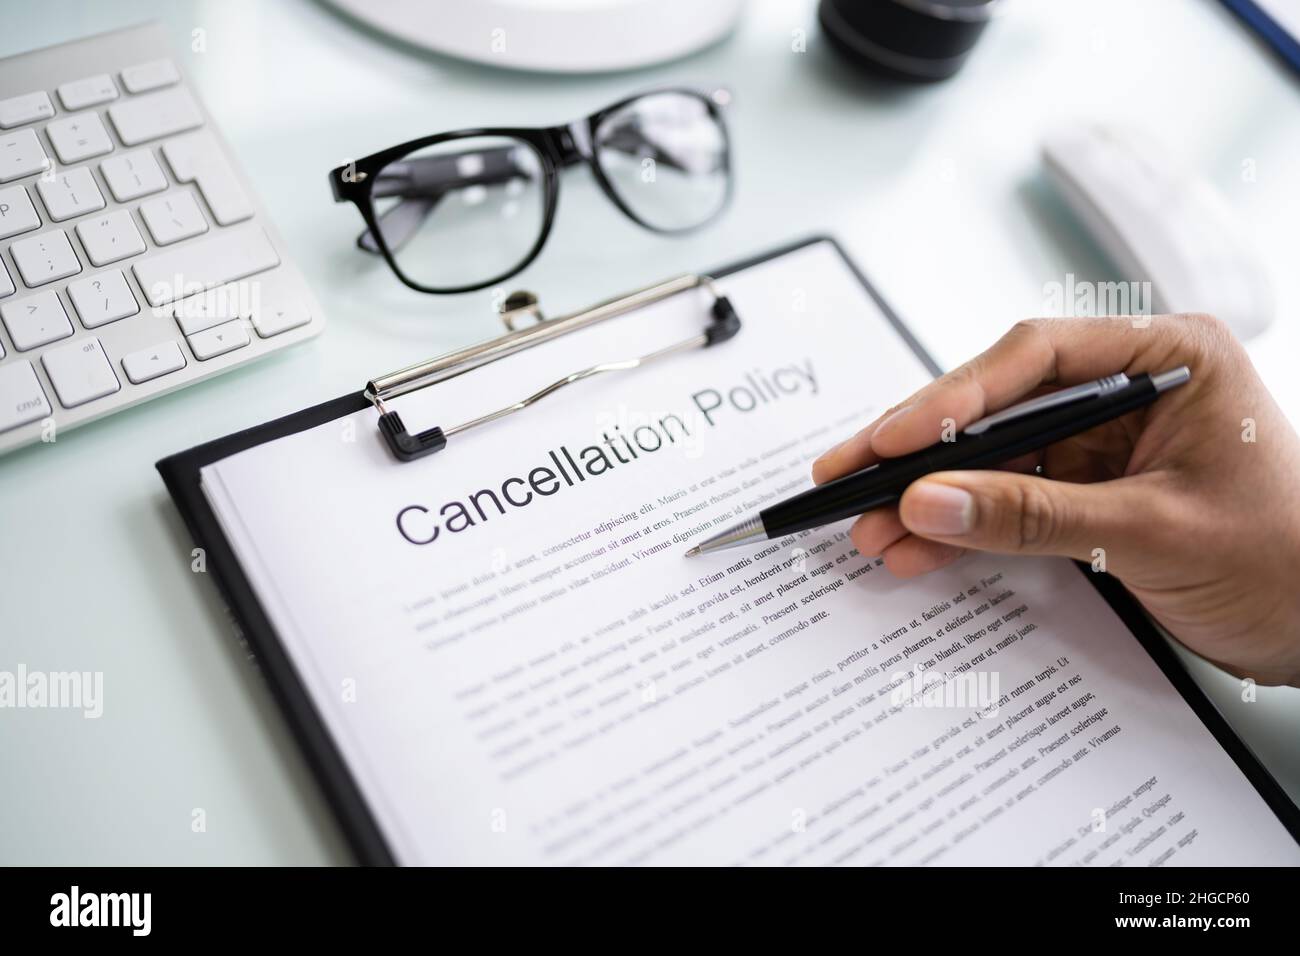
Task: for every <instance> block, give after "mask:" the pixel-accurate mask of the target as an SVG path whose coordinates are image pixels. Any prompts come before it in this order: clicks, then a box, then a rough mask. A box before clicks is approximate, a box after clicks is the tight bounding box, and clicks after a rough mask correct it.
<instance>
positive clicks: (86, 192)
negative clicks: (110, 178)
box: [36, 166, 104, 222]
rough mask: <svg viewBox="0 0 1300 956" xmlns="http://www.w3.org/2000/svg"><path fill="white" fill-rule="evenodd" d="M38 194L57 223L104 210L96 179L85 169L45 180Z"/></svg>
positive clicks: (39, 183)
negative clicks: (97, 210)
mask: <svg viewBox="0 0 1300 956" xmlns="http://www.w3.org/2000/svg"><path fill="white" fill-rule="evenodd" d="M36 191H37V192H39V193H40V194H41V200H42V201H43V202H44V203H45V211H46V212H48V213H49V214H50V218H51V219H53V220H54V221H55V222H62V221H63V220H64V219H71V218H72V217H73V216H80V215H82V214H83V213H88V212H94V211H95V210H96V209H103V208H104V196H103V194H102V193H100V191H99V187H98V186H96V185H95V176H94V174H93V173H91V171H90V169H89V168H87V167H85V166H79V167H77V168H76V169H70V170H68V171H67V172H66V173H59V174H58V175H57V176H55V177H54V178H53V179H45V178H43V177H42V178H41V180H40V181H39V182H37V184H36Z"/></svg>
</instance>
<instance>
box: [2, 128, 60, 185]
mask: <svg viewBox="0 0 1300 956" xmlns="http://www.w3.org/2000/svg"><path fill="white" fill-rule="evenodd" d="M49 162H50V161H49V159H47V158H46V156H45V150H43V149H41V141H40V140H39V139H37V138H36V133H35V132H34V131H32V130H30V129H20V130H19V131H18V132H16V133H10V134H8V135H7V136H0V183H7V182H10V181H12V180H15V179H22V178H23V177H24V176H30V175H31V174H32V173H39V172H40V171H41V170H43V169H44V168H45V167H46V166H47V165H48V164H49Z"/></svg>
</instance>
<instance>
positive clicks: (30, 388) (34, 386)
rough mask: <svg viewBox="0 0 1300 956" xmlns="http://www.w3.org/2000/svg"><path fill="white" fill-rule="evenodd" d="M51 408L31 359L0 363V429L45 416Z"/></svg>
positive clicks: (3, 430)
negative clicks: (29, 360)
mask: <svg viewBox="0 0 1300 956" xmlns="http://www.w3.org/2000/svg"><path fill="white" fill-rule="evenodd" d="M51 411H52V409H51V408H50V403H49V402H48V401H46V399H45V390H44V389H43V388H41V383H40V380H39V379H37V378H36V369H34V368H32V363H31V362H11V363H10V364H8V365H0V432H5V431H8V430H9V429H11V428H17V427H18V426H19V425H26V424H27V423H28V422H34V421H36V420H37V419H39V418H45V417H46V416H47V415H49V414H50V412H51Z"/></svg>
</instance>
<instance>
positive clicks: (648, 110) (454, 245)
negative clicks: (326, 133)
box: [330, 89, 732, 294]
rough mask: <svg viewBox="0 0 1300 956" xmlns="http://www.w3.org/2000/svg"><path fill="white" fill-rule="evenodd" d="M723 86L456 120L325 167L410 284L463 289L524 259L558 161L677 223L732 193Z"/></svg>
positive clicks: (633, 208)
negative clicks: (516, 123) (583, 169)
mask: <svg viewBox="0 0 1300 956" xmlns="http://www.w3.org/2000/svg"><path fill="white" fill-rule="evenodd" d="M727 100H728V96H727V94H726V92H725V91H721V90H720V91H717V92H715V93H712V94H706V93H701V92H698V91H695V90H688V89H665V90H656V91H653V92H649V93H643V94H640V95H638V96H633V97H630V98H628V99H625V100H622V101H620V102H618V103H615V104H613V105H612V106H607V107H606V108H605V109H603V110H600V111H599V112H596V113H593V114H591V115H590V116H588V117H586V118H585V119H580V120H577V121H575V122H572V123H568V124H565V125H563V126H551V127H545V128H539V129H465V130H458V131H456V132H452V133H438V134H437V135H434V136H426V137H424V138H422V139H416V140H412V141H411V142H409V143H403V144H401V145H400V146H394V147H392V148H391V149H385V150H383V151H382V152H378V153H375V154H373V155H371V156H367V157H366V158H365V159H360V160H357V161H356V162H353V163H348V164H347V165H345V166H340V167H338V168H337V169H334V170H331V171H330V186H331V188H332V189H333V192H334V200H335V202H351V203H353V204H354V205H355V206H356V207H357V209H358V210H359V211H360V212H361V218H362V219H364V220H365V223H366V229H365V231H364V232H362V233H361V235H360V236H358V237H357V245H358V246H359V247H360V248H361V249H362V250H364V251H366V252H368V253H372V254H376V255H381V256H383V257H384V260H385V261H386V262H387V263H388V265H389V266H390V267H392V270H393V271H394V272H395V273H397V277H398V278H399V279H401V280H402V282H403V283H405V284H406V285H408V286H410V287H411V288H412V289H417V290H419V291H420V292H432V293H443V294H447V293H456V292H473V291H474V290H476V289H484V288H487V287H488V286H492V285H495V284H497V283H498V282H502V281H504V280H506V279H508V278H510V277H511V276H513V275H515V274H516V273H518V272H520V271H521V270H523V269H524V267H525V266H527V265H528V264H529V263H530V262H532V261H533V260H534V259H535V258H536V257H537V254H538V253H539V252H540V251H541V249H542V246H543V245H544V244H545V243H546V237H547V236H548V235H549V234H550V231H551V225H552V223H553V222H554V219H555V206H556V200H557V198H558V193H559V170H560V169H562V168H566V167H570V166H577V165H580V164H583V163H585V164H587V165H588V166H590V168H591V171H592V173H593V174H594V175H595V179H596V182H597V183H598V184H599V186H600V188H601V191H602V192H604V193H605V195H606V196H608V197H609V198H610V200H611V201H612V202H613V203H614V205H615V206H617V207H618V208H619V209H620V210H622V211H623V213H624V214H625V215H626V216H627V217H628V218H629V219H631V220H632V221H633V222H635V223H637V224H638V225H640V226H644V227H645V228H646V229H650V230H652V231H654V232H660V233H669V234H672V233H683V232H689V231H690V230H692V229H697V228H699V227H700V226H703V225H705V224H706V223H708V222H710V221H711V220H713V219H715V218H716V217H717V216H718V215H719V214H720V213H721V212H722V210H723V209H724V208H725V207H726V205H727V202H728V200H729V199H730V197H731V188H732V183H731V155H730V146H729V141H728V138H727V129H726V126H725V125H724V123H723V120H722V112H721V107H722V106H724V105H725V104H726V102H727Z"/></svg>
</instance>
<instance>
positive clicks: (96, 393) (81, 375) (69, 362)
mask: <svg viewBox="0 0 1300 956" xmlns="http://www.w3.org/2000/svg"><path fill="white" fill-rule="evenodd" d="M41 364H42V365H44V366H45V374H46V375H48V376H49V377H50V383H51V384H52V385H53V386H54V393H55V394H56V395H58V396H59V402H60V403H62V405H63V407H64V408H76V407H77V406H78V405H84V404H86V402H91V401H94V400H95V399H97V398H103V397H104V396H105V395H112V394H113V393H114V392H116V391H117V390H118V389H120V388H121V387H122V384H121V383H120V382H119V381H118V380H117V376H116V375H115V374H114V373H113V366H112V365H111V364H109V361H108V356H107V355H105V354H104V347H103V346H102V345H100V344H99V339H80V340H78V341H76V342H69V343H68V344H67V345H60V346H59V347H58V348H57V349H50V350H49V351H48V352H46V353H45V354H44V355H42V356H41Z"/></svg>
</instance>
